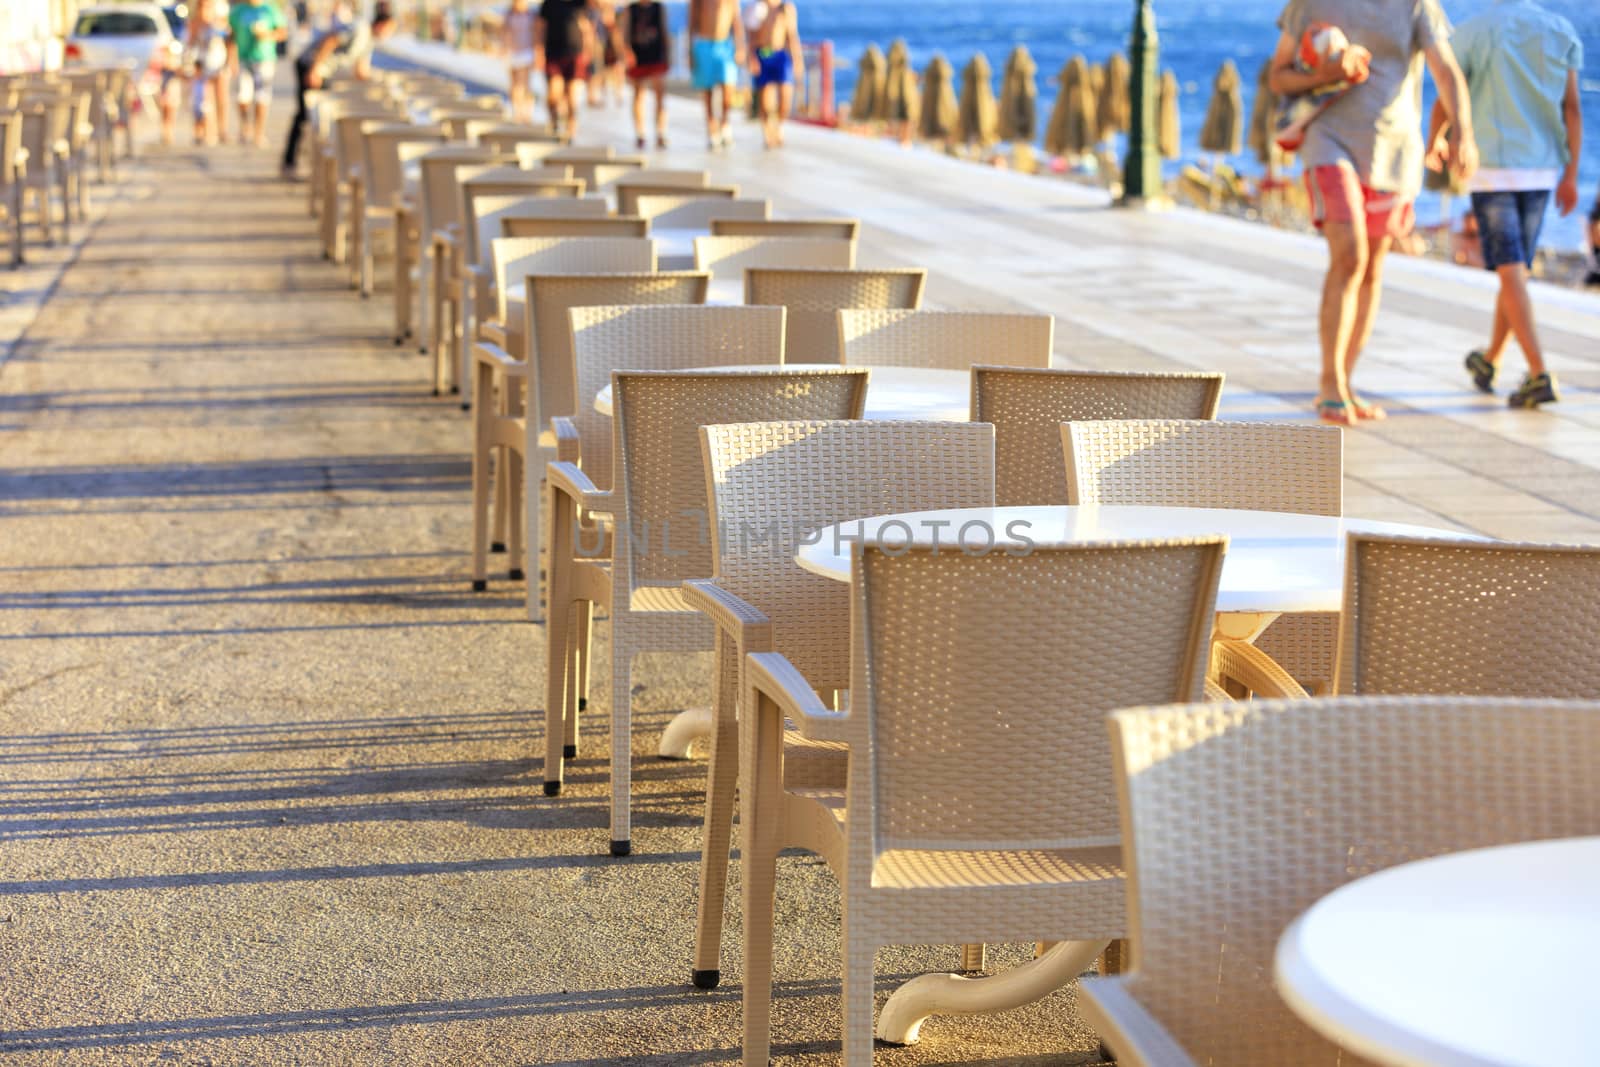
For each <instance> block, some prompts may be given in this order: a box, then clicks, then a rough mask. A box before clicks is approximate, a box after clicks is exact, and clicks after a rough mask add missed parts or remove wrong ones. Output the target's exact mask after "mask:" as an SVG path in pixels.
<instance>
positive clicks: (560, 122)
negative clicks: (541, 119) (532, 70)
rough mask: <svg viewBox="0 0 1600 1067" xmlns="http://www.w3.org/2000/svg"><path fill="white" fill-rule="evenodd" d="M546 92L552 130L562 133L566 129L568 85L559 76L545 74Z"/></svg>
mask: <svg viewBox="0 0 1600 1067" xmlns="http://www.w3.org/2000/svg"><path fill="white" fill-rule="evenodd" d="M545 91H546V92H547V93H548V94H549V96H550V99H549V104H550V128H551V129H553V130H554V131H555V132H557V133H560V132H561V131H562V130H563V129H565V128H566V122H565V119H566V115H565V110H566V102H567V83H566V80H565V79H564V78H562V77H561V75H559V74H550V73H548V72H547V73H546V74H545Z"/></svg>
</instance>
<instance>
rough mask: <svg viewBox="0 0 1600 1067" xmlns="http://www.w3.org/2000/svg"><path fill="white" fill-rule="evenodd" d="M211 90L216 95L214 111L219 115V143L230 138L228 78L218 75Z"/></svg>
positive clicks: (213, 80)
mask: <svg viewBox="0 0 1600 1067" xmlns="http://www.w3.org/2000/svg"><path fill="white" fill-rule="evenodd" d="M211 92H212V94H213V96H215V98H216V99H215V101H214V106H213V107H212V111H213V112H215V113H216V117H217V143H218V144H221V143H222V142H223V141H226V140H227V139H228V79H227V78H225V77H223V76H221V75H218V76H217V77H215V78H212V79H211Z"/></svg>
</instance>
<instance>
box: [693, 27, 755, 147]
mask: <svg viewBox="0 0 1600 1067" xmlns="http://www.w3.org/2000/svg"><path fill="white" fill-rule="evenodd" d="M689 40H690V46H689V55H690V59H691V61H692V65H693V70H692V72H691V73H692V80H693V82H694V87H695V88H696V89H698V90H700V92H702V93H704V94H705V101H706V147H707V148H711V149H717V148H726V147H728V146H729V145H730V144H732V143H733V132H732V130H731V129H730V128H729V126H728V111H729V98H730V96H731V95H732V90H733V87H734V85H736V84H737V83H738V81H739V68H740V67H741V66H742V65H743V64H744V57H745V33H744V23H743V22H742V21H741V20H740V18H739V2H738V0H689Z"/></svg>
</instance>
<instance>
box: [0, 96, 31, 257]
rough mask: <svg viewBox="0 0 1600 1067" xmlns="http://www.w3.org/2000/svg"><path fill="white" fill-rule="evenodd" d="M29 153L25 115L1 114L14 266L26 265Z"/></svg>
mask: <svg viewBox="0 0 1600 1067" xmlns="http://www.w3.org/2000/svg"><path fill="white" fill-rule="evenodd" d="M27 174H28V153H27V150H26V149H24V148H23V147H22V116H21V115H20V114H17V113H16V112H12V113H11V114H0V198H3V199H4V211H5V215H6V222H7V224H8V225H9V226H10V227H11V266H12V267H13V268H15V267H19V266H21V265H22V261H23V255H22V244H23V235H22V190H23V186H24V185H25V184H26V183H27Z"/></svg>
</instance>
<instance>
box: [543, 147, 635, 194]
mask: <svg viewBox="0 0 1600 1067" xmlns="http://www.w3.org/2000/svg"><path fill="white" fill-rule="evenodd" d="M561 162H563V163H566V164H568V165H569V166H571V167H572V173H573V176H574V177H578V178H582V179H583V180H584V181H585V182H587V183H588V185H589V188H590V189H592V190H593V191H595V192H597V193H601V192H604V193H609V192H610V191H611V187H612V186H613V185H615V184H616V183H617V182H618V181H621V180H622V179H623V178H626V177H628V176H629V175H635V174H638V173H639V172H641V171H642V170H644V168H645V165H646V161H645V160H644V159H643V158H642V157H637V156H614V157H613V158H611V159H608V160H606V161H604V162H593V161H591V162H583V161H578V162H574V161H572V160H566V159H563V160H561Z"/></svg>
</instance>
